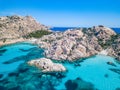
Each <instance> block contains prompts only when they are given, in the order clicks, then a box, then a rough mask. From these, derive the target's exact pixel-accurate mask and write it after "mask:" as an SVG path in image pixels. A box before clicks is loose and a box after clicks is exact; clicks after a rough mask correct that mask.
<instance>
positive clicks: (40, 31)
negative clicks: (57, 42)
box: [23, 30, 52, 38]
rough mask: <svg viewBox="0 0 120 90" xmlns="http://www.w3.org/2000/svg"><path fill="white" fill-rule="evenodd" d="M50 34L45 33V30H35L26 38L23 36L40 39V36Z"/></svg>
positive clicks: (48, 32)
mask: <svg viewBox="0 0 120 90" xmlns="http://www.w3.org/2000/svg"><path fill="white" fill-rule="evenodd" d="M51 33H52V32H50V31H47V30H37V31H35V32H32V33H29V34H28V35H26V36H23V37H24V38H32V37H34V38H41V37H42V36H44V35H48V34H51Z"/></svg>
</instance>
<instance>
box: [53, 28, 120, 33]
mask: <svg viewBox="0 0 120 90" xmlns="http://www.w3.org/2000/svg"><path fill="white" fill-rule="evenodd" d="M74 28H75V27H53V28H51V30H53V31H62V32H63V31H65V30H67V29H74ZM111 29H113V30H114V31H115V32H116V33H120V28H111Z"/></svg>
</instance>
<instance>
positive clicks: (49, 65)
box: [28, 58, 66, 72]
mask: <svg viewBox="0 0 120 90" xmlns="http://www.w3.org/2000/svg"><path fill="white" fill-rule="evenodd" d="M28 64H29V65H32V66H36V67H37V68H39V69H41V70H42V72H64V71H66V68H65V67H64V66H63V65H62V64H58V63H53V62H52V61H51V60H50V59H47V58H41V59H38V60H31V61H28Z"/></svg>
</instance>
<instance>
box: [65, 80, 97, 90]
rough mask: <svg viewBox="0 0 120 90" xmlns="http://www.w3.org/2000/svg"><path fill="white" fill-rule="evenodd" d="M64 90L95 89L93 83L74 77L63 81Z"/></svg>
mask: <svg viewBox="0 0 120 90" xmlns="http://www.w3.org/2000/svg"><path fill="white" fill-rule="evenodd" d="M65 87H66V90H96V89H95V88H94V85H93V84H91V83H89V82H86V81H83V80H82V79H80V78H76V79H75V80H68V81H67V82H66V83H65Z"/></svg>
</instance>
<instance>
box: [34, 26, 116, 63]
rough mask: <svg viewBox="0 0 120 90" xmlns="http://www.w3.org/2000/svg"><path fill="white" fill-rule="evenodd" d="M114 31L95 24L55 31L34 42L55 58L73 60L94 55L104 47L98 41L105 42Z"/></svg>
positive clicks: (49, 56) (48, 55) (47, 55)
mask: <svg viewBox="0 0 120 90" xmlns="http://www.w3.org/2000/svg"><path fill="white" fill-rule="evenodd" d="M114 35H116V33H115V32H114V31H113V30H112V29H110V28H107V27H104V26H97V27H92V28H88V29H86V30H84V29H83V28H77V29H73V30H67V31H65V32H56V33H53V34H50V35H47V36H44V37H42V38H41V39H38V40H36V41H35V42H36V43H37V44H38V45H39V46H40V47H42V48H45V55H46V57H48V58H51V59H55V60H69V61H73V60H76V59H78V58H85V57H89V56H92V55H96V54H98V53H99V52H101V51H102V50H104V48H103V47H102V46H101V44H100V43H99V42H100V40H101V42H102V43H106V42H107V40H109V38H110V37H111V36H114Z"/></svg>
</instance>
